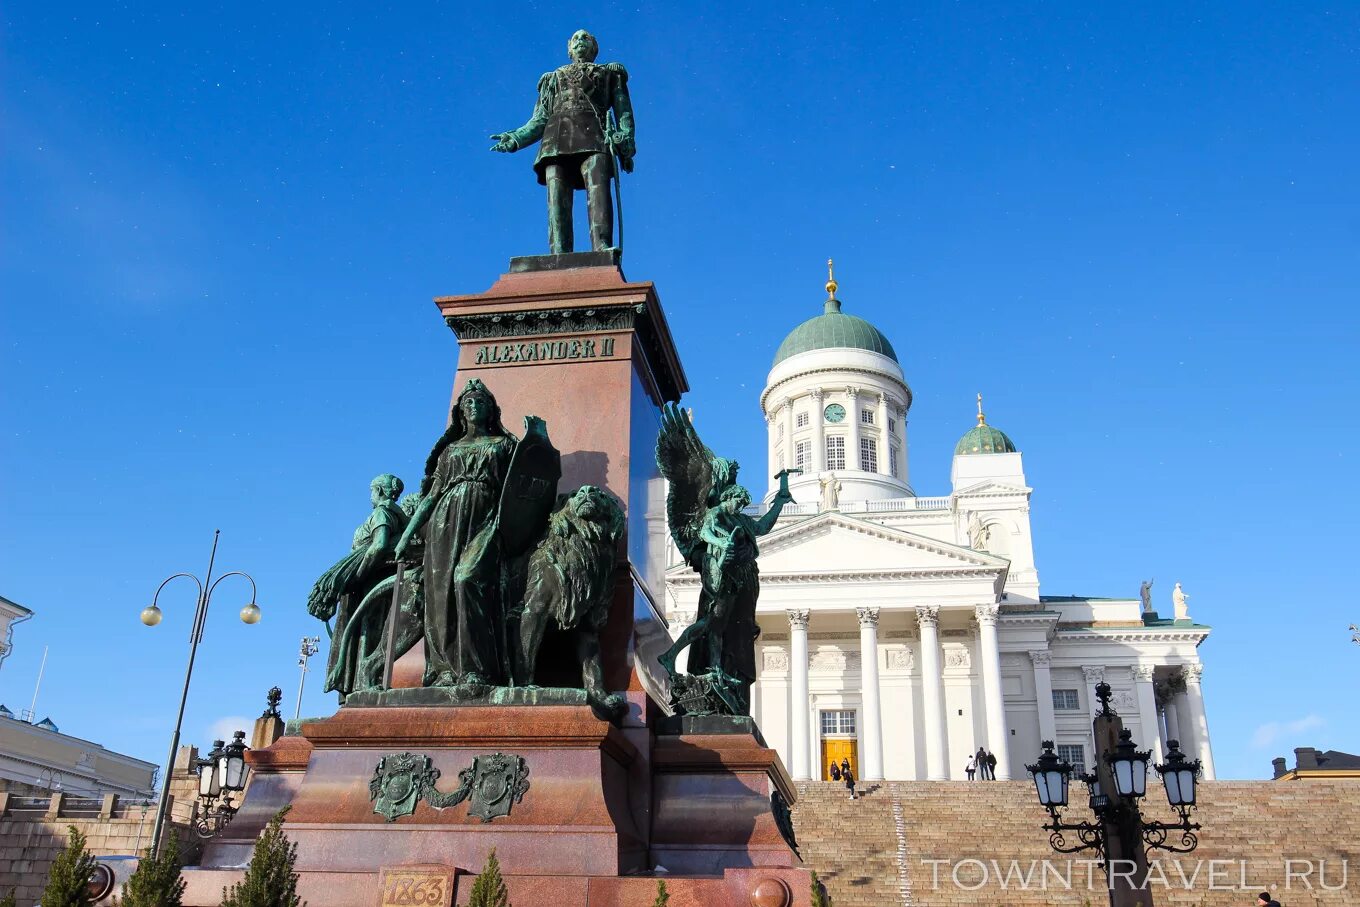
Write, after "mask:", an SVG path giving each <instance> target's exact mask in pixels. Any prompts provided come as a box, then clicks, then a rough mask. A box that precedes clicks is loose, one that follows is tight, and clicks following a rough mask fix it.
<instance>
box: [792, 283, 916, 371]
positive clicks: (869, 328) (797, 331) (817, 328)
mask: <svg viewBox="0 0 1360 907" xmlns="http://www.w3.org/2000/svg"><path fill="white" fill-rule="evenodd" d="M830 349H852V350H868V351H869V352H871V353H879V354H881V355H883V356H887V357H888V358H889V359H891V360H892V361H893V362H897V353H896V351H894V350H893V347H892V344H891V343H889V342H888V338H887V337H884V336H883V332H882V331H880V330H879V329H878V328H876V327H874V326H873V325H872V324H870V323H869V322H867V321H865V320H864V319H863V318H857V317H855V316H854V315H846V314H845V313H844V312H842V311H841V303H840V300H839V299H835V298H832V299H828V300H827V301H826V310H825V311H824V312H823V313H822V314H820V315H818V316H817V317H816V318H809V319H808V320H807V321H804V322H803V323H802V324H800V325H798V327H796V328H794V329H793V330H792V331H790V332H789V336H787V337H785V338H784V342H783V343H781V344H779V349H778V350H776V351H775V354H774V363H773V364H774V365H778V364H779V363H781V362H783V361H784V360H785V359H788V358H789V357H790V356H796V355H798V354H799V353H806V352H808V351H809V350H830Z"/></svg>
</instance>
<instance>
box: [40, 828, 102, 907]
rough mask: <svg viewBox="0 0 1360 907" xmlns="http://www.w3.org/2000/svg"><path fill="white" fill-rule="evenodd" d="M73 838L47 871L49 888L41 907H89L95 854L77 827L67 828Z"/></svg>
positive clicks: (70, 838)
mask: <svg viewBox="0 0 1360 907" xmlns="http://www.w3.org/2000/svg"><path fill="white" fill-rule="evenodd" d="M67 828H68V829H69V835H70V837H69V838H68V839H67V842H66V847H65V848H63V849H62V851H61V853H59V854H57V858H56V859H55V860H53V861H52V868H51V869H49V870H48V871H47V887H46V888H44V889H43V894H42V907H89V904H90V874H91V873H92V872H94V865H95V862H96V861H95V858H94V854H92V853H90V852H89V851H87V850H86V849H85V836H84V835H83V834H81V833H80V831H79V830H78V829H77V828H76V827H75V826H74V825H68V826H67Z"/></svg>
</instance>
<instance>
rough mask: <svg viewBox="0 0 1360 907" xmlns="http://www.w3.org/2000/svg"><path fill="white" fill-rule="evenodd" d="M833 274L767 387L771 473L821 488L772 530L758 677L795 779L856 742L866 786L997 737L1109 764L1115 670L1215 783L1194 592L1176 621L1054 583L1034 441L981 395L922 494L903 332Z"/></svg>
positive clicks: (1135, 709)
mask: <svg viewBox="0 0 1360 907" xmlns="http://www.w3.org/2000/svg"><path fill="white" fill-rule="evenodd" d="M836 289H837V288H836V284H835V281H834V280H832V281H829V282H828V284H827V291H828V299H827V300H826V302H825V303H824V311H823V313H822V314H821V315H819V316H817V317H816V318H812V319H810V320H809V321H806V322H804V323H803V324H801V325H799V326H798V327H797V328H795V329H794V331H793V332H792V333H790V334H789V335H788V337H787V338H786V339H785V340H784V342H783V343H782V344H781V345H780V347H779V351H778V353H777V354H776V356H775V361H774V366H773V367H772V368H771V370H770V373H769V377H768V380H767V382H766V387H765V390H764V392H763V393H762V394H761V398H760V402H761V407H762V409H763V411H764V413H765V419H766V426H767V429H768V434H769V448H768V450H769V462H770V469H769V470H768V473H767V474H774V473H776V472H778V471H779V470H782V469H785V468H801V469H803V470H804V471H803V473H802V474H801V475H798V476H792V477H791V479H790V488H791V490H792V491H793V493H794V497H795V498H796V499H797V500H798V501H800V502H802V503H799V504H796V505H791V506H789V507H786V508H785V509H784V511H783V513H782V514H781V516H780V518H779V521H778V523H777V524H776V526H775V528H774V529H773V531H771V532H770V534H769V535H766V536H765V537H763V538H762V539H761V542H760V548H761V553H760V562H759V563H760V577H761V592H760V602H759V606H758V610H757V621H758V623H759V625H760V629H761V635H760V638H759V640H758V641H757V654H756V664H757V670H758V678H757V681H756V685H755V687H754V689H753V690H752V714H753V715H754V716H755V718H756V720H757V722H758V723H759V726H760V728H761V730H762V732H763V734H764V736H765V739H766V741H767V742H768V743H769V745H771V746H773V747H775V748H776V749H777V750H778V751H779V754H780V756H781V757H782V758H783V760H784V763H785V765H787V766H788V767H789V769H790V771H791V772H792V773H793V776H794V778H795V779H799V780H802V779H812V778H822V777H825V775H826V768H827V764H828V763H829V762H830V761H832V760H833V759H834V760H835V761H840V760H841V759H842V758H848V759H850V760H851V762H852V763H854V764H855V766H856V768H857V770H858V777H860V778H861V779H862V780H865V781H875V780H880V779H888V780H927V779H929V780H945V779H962V778H964V777H965V765H966V763H967V762H968V759H969V756H970V755H972V754H974V753H976V752H977V750H978V749H980V748H981V749H985V750H987V751H989V752H991V753H992V754H994V755H995V756H996V760H997V765H996V775H997V777H998V778H1000V779H1005V778H1019V777H1024V776H1025V772H1024V765H1025V763H1027V762H1032V761H1034V759H1035V758H1036V757H1037V756H1038V754H1039V752H1040V743H1041V741H1043V740H1053V741H1054V742H1055V743H1056V744H1057V745H1058V747H1059V753H1060V755H1062V756H1064V757H1065V758H1067V759H1068V760H1069V761H1070V762H1072V763H1073V764H1074V765H1077V766H1083V765H1085V766H1090V765H1091V764H1092V760H1093V741H1092V738H1091V718H1092V716H1093V714H1094V712H1095V709H1096V707H1097V705H1098V704H1097V703H1096V701H1095V697H1094V692H1093V688H1094V686H1095V684H1096V683H1098V682H1100V681H1102V680H1103V681H1106V682H1108V683H1109V684H1110V685H1111V686H1112V687H1113V690H1114V699H1113V705H1114V707H1115V709H1116V710H1117V711H1118V712H1119V714H1120V715H1121V716H1122V717H1123V718H1124V721H1125V724H1126V726H1127V727H1129V728H1130V729H1131V730H1133V732H1134V739H1135V741H1137V742H1138V743H1139V744H1140V746H1142V747H1145V748H1150V749H1152V750H1153V755H1154V758H1156V759H1158V760H1160V758H1161V757H1162V754H1163V753H1164V751H1165V744H1166V741H1167V740H1170V739H1176V740H1179V741H1180V742H1181V748H1182V749H1183V750H1184V751H1185V752H1186V753H1187V754H1188V755H1189V756H1191V757H1192V758H1193V757H1195V756H1198V757H1199V758H1200V759H1202V760H1203V762H1204V766H1205V777H1206V778H1210V779H1212V778H1213V777H1214V770H1213V754H1212V749H1211V746H1210V742H1209V732H1208V723H1207V720H1206V717H1205V712H1204V701H1203V697H1202V696H1201V692H1200V678H1201V674H1202V672H1203V665H1202V663H1201V662H1200V659H1199V654H1198V647H1199V645H1200V643H1202V642H1203V641H1204V640H1205V639H1206V638H1207V636H1208V634H1209V628H1208V627H1206V626H1203V625H1199V624H1196V623H1194V622H1193V621H1192V620H1191V619H1190V618H1189V615H1188V613H1187V612H1186V609H1185V602H1184V597H1183V596H1180V593H1179V587H1178V589H1177V594H1178V596H1179V597H1178V600H1177V607H1176V612H1175V616H1174V617H1172V618H1169V619H1162V618H1160V617H1159V616H1158V615H1157V614H1156V613H1155V612H1151V611H1149V610H1147V609H1146V608H1145V605H1144V603H1143V602H1141V601H1140V600H1138V599H1097V598H1081V597H1052V596H1044V595H1041V594H1040V591H1039V574H1038V571H1037V569H1036V566H1035V559H1034V544H1033V539H1032V537H1031V533H1030V519H1029V503H1030V495H1031V493H1032V489H1031V488H1030V487H1029V485H1028V484H1027V483H1026V481H1025V473H1024V465H1023V461H1022V456H1021V454H1020V452H1019V451H1018V450H1016V448H1015V445H1014V444H1013V443H1012V442H1011V440H1010V439H1009V438H1008V437H1007V436H1006V435H1005V434H1004V433H1002V432H1001V431H999V430H998V429H996V428H994V427H992V426H990V425H988V424H987V423H986V419H985V417H984V416H983V414H982V407H981V402H980V401H979V406H978V417H977V422H978V424H977V425H976V426H975V427H974V428H973V429H972V430H971V431H969V432H968V433H967V434H965V435H964V437H963V438H962V439H961V440H960V441H959V444H958V446H957V448H956V450H955V454H954V461H953V469H952V471H951V488H950V492H949V494H947V495H942V496H938V497H920V496H917V495H916V493H915V492H914V490H913V489H912V487H911V485H910V482H909V478H908V477H909V472H908V460H907V415H908V412H909V410H910V408H911V402H912V394H911V389H910V387H909V386H908V385H907V382H906V378H905V376H904V374H903V372H902V368H901V365H900V364H899V363H898V361H897V357H896V354H895V352H894V350H893V348H892V345H891V343H890V342H889V341H888V339H887V338H886V337H884V336H883V335H882V333H880V332H879V331H878V330H877V329H876V328H874V327H873V325H871V324H869V322H867V321H864V320H863V319H860V318H856V317H855V316H853V315H848V314H845V313H844V312H842V311H841V303H840V301H839V300H838V299H837V298H836V295H835V293H836ZM769 492H770V494H771V495H772V494H773V492H774V486H772V487H771V488H770V490H769ZM767 500H768V497H767ZM671 563H672V565H673V566H672V567H671V568H670V569H669V570H668V572H667V596H666V598H667V608H668V619H669V622H670V625H671V632H672V634H673V635H678V634H679V633H680V632H681V630H683V628H684V627H685V626H686V625H687V624H688V623H690V622H692V621H693V620H694V617H695V612H696V610H697V607H698V601H699V591H700V590H699V578H698V576H697V575H696V574H695V573H693V571H691V570H690V569H689V568H688V567H686V566H685V565H683V564H682V563H680V562H679V558H678V556H677V555H675V553H674V551H673V550H672V561H671ZM683 663H684V662H683V660H682V661H681V664H683Z"/></svg>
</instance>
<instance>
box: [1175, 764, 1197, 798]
mask: <svg viewBox="0 0 1360 907" xmlns="http://www.w3.org/2000/svg"><path fill="white" fill-rule="evenodd" d="M1174 774H1175V775H1176V785H1177V788H1178V790H1177V794H1178V795H1179V799H1178V800H1176V801H1175V802H1173V803H1172V804H1171V805H1172V806H1194V805H1195V772H1194V770H1193V769H1189V768H1182V769H1178V770H1177V771H1176V772H1174Z"/></svg>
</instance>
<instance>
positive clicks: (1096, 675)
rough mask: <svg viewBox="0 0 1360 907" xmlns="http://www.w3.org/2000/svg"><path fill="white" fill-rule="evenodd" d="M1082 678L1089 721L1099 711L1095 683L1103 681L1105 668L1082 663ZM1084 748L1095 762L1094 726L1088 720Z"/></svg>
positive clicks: (1092, 761) (1093, 718)
mask: <svg viewBox="0 0 1360 907" xmlns="http://www.w3.org/2000/svg"><path fill="white" fill-rule="evenodd" d="M1081 676H1082V679H1083V680H1085V681H1086V689H1085V691H1084V692H1085V694H1086V705H1087V707H1088V709H1089V711H1088V717H1090V719H1091V721H1094V720H1095V717H1096V715H1097V714H1098V713H1099V712H1100V701H1099V700H1098V699H1096V684H1098V683H1104V682H1105V669H1104V668H1102V667H1100V666H1098V665H1083V666H1082V669H1081ZM1086 748H1087V750H1089V751H1090V754H1091V755H1090V759H1091V764H1092V765H1095V764H1096V762H1095V760H1096V734H1095V727H1094V725H1093V724H1091V723H1090V722H1088V723H1087V732H1086Z"/></svg>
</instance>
